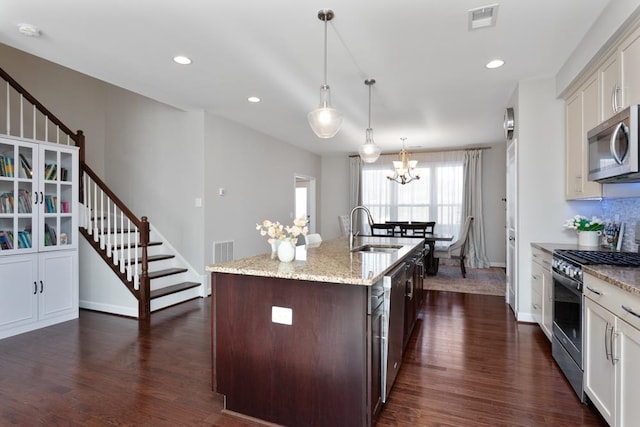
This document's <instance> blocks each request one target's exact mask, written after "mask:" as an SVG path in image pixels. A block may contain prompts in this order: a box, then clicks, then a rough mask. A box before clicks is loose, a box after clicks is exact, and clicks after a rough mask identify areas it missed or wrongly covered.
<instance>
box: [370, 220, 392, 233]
mask: <svg viewBox="0 0 640 427" xmlns="http://www.w3.org/2000/svg"><path fill="white" fill-rule="evenodd" d="M395 228H396V225H395V224H375V223H374V224H371V235H372V236H395Z"/></svg>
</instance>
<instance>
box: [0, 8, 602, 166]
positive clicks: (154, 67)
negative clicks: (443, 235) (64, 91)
mask: <svg viewBox="0 0 640 427" xmlns="http://www.w3.org/2000/svg"><path fill="white" fill-rule="evenodd" d="M498 1H499V9H498V15H497V25H496V26H495V27H490V28H486V29H481V30H475V31H469V30H468V17H467V11H468V10H469V9H473V8H478V7H482V6H487V5H490V4H494V3H493V0H486V1H485V0H395V1H390V0H386V1H385V0H349V1H342V2H335V1H334V2H327V1H326V0H325V1H322V2H320V1H316V0H218V1H214V0H189V1H179V0H84V1H78V0H56V1H52V0H11V1H9V0H3V1H2V3H1V4H0V42H2V43H4V44H6V45H9V46H12V47H15V48H18V49H21V50H23V51H26V52H29V53H31V54H33V55H36V56H39V57H42V58H45V59H48V60H50V61H53V62H56V63H58V64H61V65H64V66H66V67H69V68H71V69H74V70H77V71H80V72H82V73H85V74H88V75H90V76H93V77H96V78H98V79H101V80H104V81H107V82H109V83H112V84H114V85H117V86H121V87H123V88H126V89H129V90H131V91H134V92H137V93H140V94H142V95H145V96H148V97H150V98H153V99H156V100H159V101H162V102H165V103H167V104H170V105H174V106H176V107H178V108H183V109H186V110H203V109H204V110H207V111H210V112H211V113H213V114H216V115H219V116H222V117H226V118H228V119H231V120H233V121H236V122H239V123H242V124H244V125H246V126H248V127H250V128H253V129H256V130H258V131H260V132H263V133H265V134H268V135H271V136H273V137H275V138H278V139H280V140H283V141H286V142H289V143H291V144H295V145H298V146H301V147H304V148H306V149H308V150H310V151H313V152H315V153H318V154H323V155H324V154H338V153H355V152H357V149H358V147H359V146H360V145H362V144H363V143H364V138H365V128H366V127H367V121H368V118H367V114H368V88H367V86H366V85H365V84H364V80H365V79H367V78H375V79H376V82H377V83H376V84H375V85H374V86H373V98H372V127H373V129H374V139H375V141H376V143H377V144H378V145H380V146H381V147H382V149H383V151H385V152H390V151H396V150H398V149H399V148H400V146H401V141H400V138H401V137H406V138H407V141H406V145H407V148H410V149H416V148H417V147H420V148H421V149H431V148H442V147H454V146H468V145H476V144H485V143H492V142H497V141H501V140H503V129H502V117H503V111H504V107H505V106H506V105H507V103H508V101H509V97H510V96H511V94H512V93H513V90H514V88H515V87H516V83H517V82H518V81H521V80H527V79H532V78H539V77H549V76H555V74H556V73H557V71H558V70H559V68H560V67H561V66H562V64H563V63H564V61H565V60H566V59H567V57H568V56H569V54H570V53H571V52H572V51H573V49H574V48H575V47H576V45H577V44H578V42H579V41H580V40H581V39H582V37H583V36H584V34H585V33H586V32H587V30H588V29H589V27H590V26H591V25H592V24H593V22H594V21H595V19H596V18H597V17H598V15H599V14H600V13H601V11H602V10H603V8H604V7H605V6H606V4H607V3H608V2H609V0H589V1H585V0H498ZM496 2H497V1H496ZM325 8H328V9H332V10H333V11H334V12H335V18H334V19H333V20H332V21H331V22H330V23H329V27H328V57H329V61H328V83H329V85H330V87H331V92H332V101H333V106H334V108H336V109H338V110H340V111H342V113H343V115H344V122H343V126H342V129H341V131H340V133H339V134H338V135H337V136H336V137H334V138H332V139H319V138H317V137H316V136H315V135H314V134H313V132H312V131H311V129H310V128H309V126H308V124H307V119H306V116H307V113H308V112H309V111H310V110H312V109H314V108H316V107H317V105H318V102H319V89H320V85H321V84H322V79H323V46H324V45H323V43H324V42H323V40H324V23H323V22H322V21H320V20H319V19H318V17H317V14H318V11H319V10H320V9H325ZM19 23H29V24H32V25H35V26H37V27H39V28H40V29H41V30H42V36H41V37H39V38H30V37H26V36H23V35H21V34H20V33H19V32H18V31H17V24H19ZM178 54H182V55H186V56H189V57H190V58H191V59H192V60H193V63H192V64H191V65H189V66H180V65H177V64H175V63H174V62H173V61H172V58H173V56H175V55H178ZM494 58H501V59H503V60H504V61H505V62H506V64H505V66H504V67H502V68H499V69H496V70H488V69H486V68H485V67H484V65H485V64H486V63H487V62H488V61H489V60H491V59H494ZM14 77H15V78H16V79H17V80H18V81H20V76H14ZM251 95H255V96H259V97H260V98H262V102H260V103H258V104H250V103H249V102H247V97H248V96H251Z"/></svg>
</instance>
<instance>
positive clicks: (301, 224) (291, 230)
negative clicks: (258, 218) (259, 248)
mask: <svg viewBox="0 0 640 427" xmlns="http://www.w3.org/2000/svg"><path fill="white" fill-rule="evenodd" d="M256 230H258V231H259V232H260V235H261V236H269V239H268V240H267V241H268V242H269V243H273V242H275V241H277V240H287V239H288V240H291V243H293V244H294V245H295V244H296V243H297V242H298V236H300V235H303V236H306V235H307V233H308V232H309V228H308V227H307V219H306V218H296V219H294V220H293V225H292V226H285V225H282V224H281V223H280V222H279V221H275V222H274V221H269V220H268V219H265V220H264V221H262V222H261V223H260V224H256Z"/></svg>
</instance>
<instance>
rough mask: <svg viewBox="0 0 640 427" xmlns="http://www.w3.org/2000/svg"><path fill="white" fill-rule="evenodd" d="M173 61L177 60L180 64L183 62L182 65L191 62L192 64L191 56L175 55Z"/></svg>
mask: <svg viewBox="0 0 640 427" xmlns="http://www.w3.org/2000/svg"><path fill="white" fill-rule="evenodd" d="M173 61H174V62H177V63H178V64H181V65H189V64H191V60H190V59H189V58H187V57H186V56H181V55H178V56H174V57H173Z"/></svg>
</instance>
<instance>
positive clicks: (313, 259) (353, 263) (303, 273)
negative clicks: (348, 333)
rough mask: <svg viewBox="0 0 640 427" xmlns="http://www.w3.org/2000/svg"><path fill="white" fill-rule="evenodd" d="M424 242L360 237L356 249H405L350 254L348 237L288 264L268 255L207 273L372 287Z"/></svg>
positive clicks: (302, 249) (302, 251)
mask: <svg viewBox="0 0 640 427" xmlns="http://www.w3.org/2000/svg"><path fill="white" fill-rule="evenodd" d="M423 242H424V240H423V239H415V238H398V237H358V238H356V240H355V242H354V247H359V246H362V245H365V244H392V245H402V248H401V249H399V250H398V251H396V252H394V253H383V252H374V253H369V252H350V251H349V239H348V237H341V238H338V239H335V240H329V241H323V242H322V243H321V244H320V245H319V246H317V247H309V248H307V247H306V246H304V245H303V246H297V247H296V259H295V260H294V261H293V262H289V263H285V262H280V261H278V259H277V258H276V259H271V253H267V254H263V255H256V256H252V257H248V258H243V259H239V260H233V261H227V262H224V263H220V264H212V265H208V266H207V267H206V269H207V271H211V272H214V273H215V272H217V273H231V274H244V275H249V276H265V277H279V278H284V279H296V280H309V281H315V282H329V283H344V284H351V285H363V286H371V285H373V284H374V283H376V282H377V281H378V280H379V279H380V278H382V277H383V276H384V275H385V273H387V272H389V271H390V270H391V269H392V268H393V267H394V266H395V265H396V264H397V263H398V262H399V261H402V260H403V259H404V258H406V257H407V255H409V254H410V253H411V252H412V251H413V250H414V249H415V248H417V247H418V246H421V245H422V244H423ZM266 247H267V245H266V244H265V248H266Z"/></svg>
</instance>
